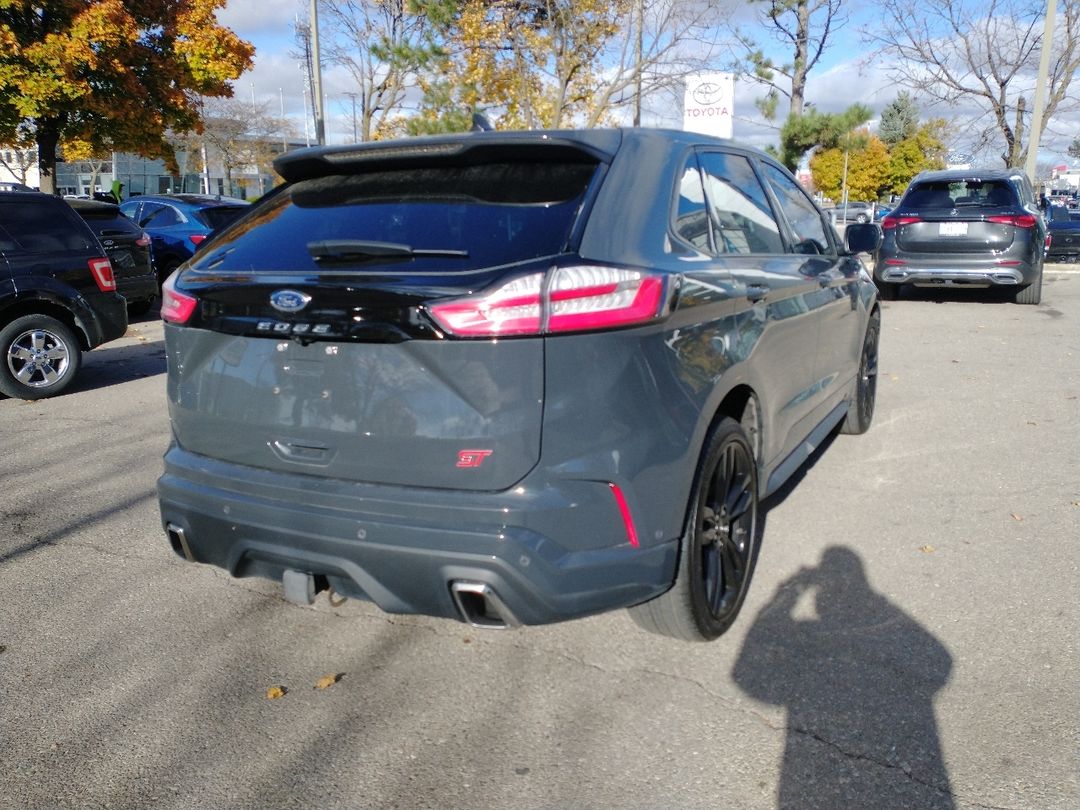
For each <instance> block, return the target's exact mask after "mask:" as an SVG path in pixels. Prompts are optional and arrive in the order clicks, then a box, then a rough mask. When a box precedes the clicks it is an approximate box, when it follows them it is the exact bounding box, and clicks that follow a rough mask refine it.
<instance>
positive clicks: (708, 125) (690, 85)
mask: <svg viewBox="0 0 1080 810" xmlns="http://www.w3.org/2000/svg"><path fill="white" fill-rule="evenodd" d="M734 108H735V74H733V73H699V74H697V75H695V76H687V77H686V96H685V98H684V100H683V129H685V130H688V131H690V132H700V133H702V134H704V135H715V136H716V137H718V138H730V137H731V132H732V122H733V120H734V119H733V113H734Z"/></svg>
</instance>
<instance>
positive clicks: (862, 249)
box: [844, 222, 884, 253]
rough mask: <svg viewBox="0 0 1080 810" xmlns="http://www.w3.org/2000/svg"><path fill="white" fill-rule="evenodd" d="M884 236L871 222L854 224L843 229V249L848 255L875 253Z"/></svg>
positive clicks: (879, 228)
mask: <svg viewBox="0 0 1080 810" xmlns="http://www.w3.org/2000/svg"><path fill="white" fill-rule="evenodd" d="M882 239H884V234H883V233H882V232H881V227H880V226H879V225H877V224H875V223H873V222H855V223H852V224H851V225H848V226H847V228H845V229H844V247H845V248H846V249H847V251H848V253H876V252H877V249H878V248H879V247H881V241H882Z"/></svg>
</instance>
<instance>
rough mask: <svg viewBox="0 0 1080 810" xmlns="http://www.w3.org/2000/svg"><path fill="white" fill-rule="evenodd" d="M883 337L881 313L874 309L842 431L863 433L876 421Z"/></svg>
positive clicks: (868, 324) (867, 327)
mask: <svg viewBox="0 0 1080 810" xmlns="http://www.w3.org/2000/svg"><path fill="white" fill-rule="evenodd" d="M880 338H881V313H880V312H878V311H877V310H874V312H872V313H871V314H870V319H869V320H868V321H867V324H866V334H865V335H864V336H863V344H862V352H861V353H860V356H859V372H858V374H857V376H856V377H855V391H854V396H853V397H852V401H851V406H850V408H849V409H848V414H847V418H846V419H845V420H844V424H843V426H842V427H841V428H840V432H841V433H849V434H856V435H857V434H861V433H866V431H868V430H869V429H870V423H871V422H873V421H874V404H875V403H876V401H877V378H878V343H879V341H880Z"/></svg>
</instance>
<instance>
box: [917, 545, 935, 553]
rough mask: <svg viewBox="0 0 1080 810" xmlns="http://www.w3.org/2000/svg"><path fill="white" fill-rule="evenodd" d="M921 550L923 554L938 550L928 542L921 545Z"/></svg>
mask: <svg viewBox="0 0 1080 810" xmlns="http://www.w3.org/2000/svg"><path fill="white" fill-rule="evenodd" d="M919 551H921V552H922V553H923V554H933V553H934V552H935V551H937V549H936V548H934V547H933V546H931V545H929V544H927V545H925V546H919Z"/></svg>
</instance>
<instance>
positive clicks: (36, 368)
mask: <svg viewBox="0 0 1080 810" xmlns="http://www.w3.org/2000/svg"><path fill="white" fill-rule="evenodd" d="M0 353H2V354H3V357H2V358H0V391H3V392H4V393H5V394H7V395H8V396H9V397H16V398H18V399H44V398H45V397H51V396H56V395H57V394H59V393H60V392H61V391H63V390H64V389H65V388H67V387H68V386H69V385H70V384H71V382H72V380H74V379H75V374H76V372H78V370H79V366H80V365H81V364H82V349H81V348H80V346H79V342H78V340H77V339H76V338H75V333H74V332H72V331H71V329H70V328H68V327H67V326H65V325H64V324H63V323H61V322H60V321H58V320H56V318H51V317H49V316H48V315H24V316H22V317H21V318H16V319H15V320H13V321H12V322H11V323H9V324H8V325H7V326H5V327H4V328H3V329H2V330H0Z"/></svg>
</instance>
